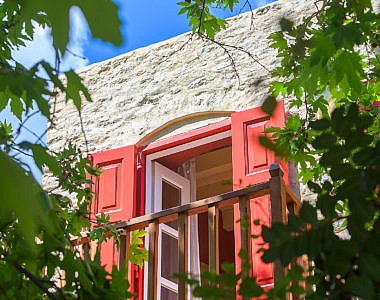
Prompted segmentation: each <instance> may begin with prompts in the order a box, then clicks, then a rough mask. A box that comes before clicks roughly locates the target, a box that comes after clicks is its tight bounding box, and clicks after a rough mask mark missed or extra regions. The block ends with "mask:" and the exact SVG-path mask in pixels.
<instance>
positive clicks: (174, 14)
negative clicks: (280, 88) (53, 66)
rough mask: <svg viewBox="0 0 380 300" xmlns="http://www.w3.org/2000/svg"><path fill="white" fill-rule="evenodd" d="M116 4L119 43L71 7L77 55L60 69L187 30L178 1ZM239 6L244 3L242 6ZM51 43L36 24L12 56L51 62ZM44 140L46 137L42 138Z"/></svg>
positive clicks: (258, 2)
mask: <svg viewBox="0 0 380 300" xmlns="http://www.w3.org/2000/svg"><path fill="white" fill-rule="evenodd" d="M114 1H115V3H117V4H118V6H119V16H120V18H121V20H122V27H121V31H122V34H123V37H124V42H123V44H122V45H121V46H120V47H115V46H113V45H111V44H109V43H104V42H102V41H99V40H95V39H92V38H91V37H90V34H89V30H88V28H87V24H86V23H85V22H84V21H83V17H82V14H81V12H80V11H79V9H74V10H72V11H71V22H72V24H73V30H72V31H71V33H70V44H69V46H68V48H69V49H70V50H71V51H72V52H73V53H75V54H77V55H78V56H83V57H85V59H83V58H79V57H77V56H73V55H71V54H67V55H66V56H65V57H64V59H63V62H62V64H61V69H62V70H68V69H70V68H73V69H77V68H80V67H83V66H86V65H88V64H92V63H95V62H99V61H103V60H106V59H109V58H112V57H115V56H117V55H120V54H123V53H126V52H129V51H132V50H134V49H137V48H140V47H144V46H148V45H150V44H153V43H156V42H160V41H163V40H166V39H168V38H171V37H174V36H176V35H179V34H182V33H184V32H187V31H189V27H188V25H187V23H188V22H187V20H186V18H185V17H184V16H183V15H181V16H179V15H178V10H179V8H180V7H179V6H178V5H176V2H177V1H168V0H114ZM274 1H275V0H250V3H251V5H252V7H253V8H257V7H260V6H263V5H265V4H268V3H271V2H274ZM245 3H246V0H241V1H240V3H239V4H238V5H237V6H236V7H235V10H234V12H232V13H231V12H230V11H226V12H224V11H222V10H221V9H214V12H215V13H216V14H217V15H218V16H219V17H222V18H228V17H231V16H234V15H236V14H238V13H239V12H240V11H242V12H244V11H248V10H249V6H247V5H245V6H244V4H245ZM242 7H244V8H243V9H242ZM53 53H54V52H53V49H52V47H51V37H50V31H49V30H48V29H42V28H36V34H35V39H34V41H32V42H30V43H27V44H26V47H24V48H22V49H20V50H18V51H17V52H15V53H14V57H15V58H16V60H18V61H19V62H20V63H22V64H23V65H24V66H26V67H30V66H32V65H33V64H34V63H36V62H38V61H39V60H41V59H45V60H47V61H49V62H50V63H54V54H53ZM4 120H7V122H8V123H9V122H11V123H12V125H13V127H14V128H17V127H18V123H19V122H18V120H17V119H16V118H15V117H14V116H13V115H12V114H11V113H10V112H9V109H8V110H5V111H3V112H1V113H0V121H4ZM25 125H26V126H27V127H28V129H29V130H31V131H33V132H34V133H35V134H36V135H38V136H39V135H41V134H42V133H43V132H44V131H45V129H46V119H45V118H43V117H41V116H40V115H35V116H33V117H32V118H30V119H29V120H28V122H27V123H26V124H25ZM23 140H28V141H31V142H35V141H36V137H35V136H34V135H33V134H31V133H30V132H28V131H26V130H23V131H22V132H21V134H20V136H19V137H18V140H17V141H19V142H21V141H23ZM43 140H44V141H45V140H46V137H44V138H43ZM24 160H25V162H26V163H28V164H29V165H32V163H31V162H30V159H28V158H27V157H25V158H24ZM32 171H33V174H34V175H35V177H36V178H37V180H39V181H40V180H41V172H39V171H38V170H37V169H36V167H34V166H32Z"/></svg>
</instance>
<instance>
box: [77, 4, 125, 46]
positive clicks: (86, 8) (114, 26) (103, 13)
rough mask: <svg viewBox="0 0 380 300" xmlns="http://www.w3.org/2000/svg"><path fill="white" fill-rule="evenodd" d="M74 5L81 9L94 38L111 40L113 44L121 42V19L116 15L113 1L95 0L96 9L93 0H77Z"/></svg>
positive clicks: (118, 44) (116, 44) (116, 8)
mask: <svg viewBox="0 0 380 300" xmlns="http://www.w3.org/2000/svg"><path fill="white" fill-rule="evenodd" d="M75 5H77V6H78V7H79V8H80V9H81V10H82V12H83V14H84V16H85V17H86V20H87V23H88V26H89V27H90V30H91V33H92V36H93V37H94V38H99V39H101V40H103V41H107V42H111V43H112V44H114V45H115V46H120V45H121V43H122V42H123V36H122V34H121V31H120V27H121V21H120V18H119V16H118V6H117V5H116V4H115V3H114V2H112V1H110V0H97V1H96V9H94V1H91V0H80V1H79V0H77V1H75ZM105 25H106V26H105Z"/></svg>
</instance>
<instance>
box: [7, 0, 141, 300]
mask: <svg viewBox="0 0 380 300" xmlns="http://www.w3.org/2000/svg"><path fill="white" fill-rule="evenodd" d="M96 4H97V7H96V8H95V7H94V6H93V5H94V3H93V2H92V1H83V0H82V1H75V0H72V1H71V0H70V1H63V2H62V1H42V0H36V1H19V0H5V1H3V2H2V4H1V5H0V16H1V18H0V23H1V24H0V25H1V26H0V27H1V30H0V45H1V47H0V111H3V110H4V109H5V108H6V107H7V106H8V105H9V107H10V110H11V112H12V113H13V114H14V115H15V116H16V117H17V118H18V119H19V120H20V126H19V128H12V126H11V125H9V124H7V123H6V122H3V123H0V175H1V182H0V195H1V204H2V208H1V210H0V298H1V299H45V298H51V299H78V298H79V299H125V298H130V297H132V296H133V295H132V294H131V293H129V292H128V288H129V283H128V281H127V280H126V279H125V278H126V274H127V268H126V265H124V266H121V267H120V269H117V268H113V269H112V272H111V274H108V273H107V272H106V270H105V269H104V266H102V265H101V263H100V253H99V251H97V253H96V255H95V257H90V254H89V245H88V244H85V245H84V246H83V247H73V242H72V238H73V237H80V236H81V234H82V233H83V230H84V229H86V228H87V229H88V230H90V233H89V235H88V236H89V238H90V239H95V240H99V242H101V241H102V240H105V239H106V238H110V237H113V238H115V240H118V232H117V231H116V230H115V229H114V227H112V226H110V225H109V223H108V219H107V218H106V217H104V216H101V217H100V218H98V220H97V227H95V228H94V227H93V224H91V223H90V221H89V218H88V216H89V211H88V210H89V206H90V204H91V201H92V190H91V188H90V185H91V180H89V179H88V178H87V176H88V175H91V176H97V175H99V170H97V169H95V168H93V167H92V166H91V164H90V161H89V160H88V159H87V158H86V157H85V155H84V154H83V153H82V152H81V151H80V149H78V148H76V147H75V146H74V145H72V144H68V145H67V146H66V148H65V149H62V151H61V152H59V153H52V152H50V151H49V150H48V149H47V148H46V146H45V145H44V144H43V143H42V142H41V137H38V136H36V138H37V139H36V142H35V143H31V142H26V141H23V142H19V141H18V140H19V139H18V136H19V132H20V131H21V130H23V129H24V127H25V122H26V120H28V118H29V117H30V116H32V115H33V114H34V112H32V109H33V108H34V107H36V108H37V109H38V111H39V112H40V113H41V114H42V115H43V116H45V117H47V118H48V120H49V121H50V122H51V124H54V122H53V118H54V116H53V115H51V113H50V112H51V110H50V108H51V107H50V105H51V103H49V97H51V101H53V100H54V96H55V93H56V92H60V93H65V94H66V101H69V100H72V101H73V103H74V105H75V106H76V108H77V109H78V111H80V109H81V103H82V101H83V99H86V100H88V101H90V100H91V98H90V95H89V93H88V91H87V89H86V87H85V86H84V85H83V83H82V80H81V78H80V77H79V76H78V75H77V74H76V73H75V72H74V71H73V70H69V71H67V72H65V73H64V75H65V76H64V77H63V76H60V70H59V61H60V60H61V58H62V56H63V55H64V54H65V52H66V45H67V43H68V41H69V32H70V22H69V20H70V18H69V13H70V10H71V8H72V7H73V6H77V7H79V8H80V9H81V10H82V12H83V14H84V16H85V17H86V19H87V22H88V25H89V27H90V30H91V32H92V35H93V36H94V37H97V38H100V39H103V40H105V41H109V42H112V43H113V44H115V45H119V44H120V43H121V41H122V37H121V33H120V31H119V26H120V20H119V18H118V16H117V6H116V5H115V4H114V3H113V2H112V1H109V0H100V1H97V3H96ZM36 26H42V27H43V28H45V27H50V29H51V34H52V38H53V45H54V47H55V51H56V62H57V63H56V65H55V66H54V67H53V66H51V65H50V64H49V63H48V62H46V61H40V62H38V63H36V64H35V65H34V66H32V67H31V68H26V67H24V66H23V65H21V64H20V63H19V62H17V61H16V60H15V59H14V58H13V51H14V50H15V49H17V48H19V47H21V46H24V45H25V42H26V41H29V40H32V39H33V37H34V31H35V28H36ZM41 71H44V72H45V73H46V77H42V76H41ZM50 83H52V84H54V88H55V90H54V92H52V90H51V89H50V88H49V85H50ZM20 155H26V156H29V157H31V158H32V159H33V161H34V163H35V164H36V166H37V167H38V168H39V169H40V170H45V171H46V170H49V172H50V173H51V174H52V176H53V177H54V178H55V179H56V187H55V188H54V189H52V190H50V191H44V190H42V188H41V186H40V185H39V183H38V182H36V180H35V179H34V177H33V176H32V174H31V172H30V168H29V166H28V165H27V164H25V163H24V161H23V160H22V159H20ZM68 195H70V197H69V196H68ZM73 198H74V199H75V201H72V199H73ZM140 236H141V235H140ZM135 242H137V241H135ZM139 243H140V240H139ZM132 246H133V247H134V246H135V245H134V244H133V243H132ZM144 250H145V249H144ZM135 253H136V256H137V257H138V259H141V256H143V258H145V256H146V255H145V252H144V251H143V250H141V251H140V252H139V251H138V249H135ZM140 253H142V254H140ZM139 255H140V256H139ZM132 257H133V256H132Z"/></svg>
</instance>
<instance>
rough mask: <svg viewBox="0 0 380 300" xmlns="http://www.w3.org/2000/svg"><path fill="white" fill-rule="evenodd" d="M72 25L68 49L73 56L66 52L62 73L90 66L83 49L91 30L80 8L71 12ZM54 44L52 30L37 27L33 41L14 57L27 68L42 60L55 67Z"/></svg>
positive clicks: (17, 51) (19, 50) (62, 63)
mask: <svg viewBox="0 0 380 300" xmlns="http://www.w3.org/2000/svg"><path fill="white" fill-rule="evenodd" d="M70 23H71V31H70V42H69V44H68V46H67V48H68V49H69V50H70V52H72V53H73V54H72V53H70V52H66V55H65V56H64V58H63V60H62V62H61V66H60V69H61V71H65V70H68V69H70V68H73V69H77V68H80V67H83V66H85V65H87V64H88V60H87V59H83V47H84V46H85V45H86V44H87V41H88V36H89V30H88V27H87V23H86V22H85V20H84V17H83V15H82V12H81V11H80V9H79V8H76V7H74V8H72V10H71V11H70ZM52 43H53V42H52V38H51V34H50V29H48V28H45V29H43V28H42V27H41V26H38V25H36V27H35V35H34V39H33V41H29V42H26V43H25V44H26V45H25V47H20V48H19V49H18V50H16V51H14V52H13V57H14V58H15V59H16V60H17V61H18V62H19V63H21V64H23V65H24V66H25V67H27V68H29V67H31V66H32V65H33V64H35V63H37V62H38V61H40V60H42V59H44V60H46V61H47V62H49V63H50V64H52V65H54V61H55V59H54V58H55V54H54V50H53V46H52Z"/></svg>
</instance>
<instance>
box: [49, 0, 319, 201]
mask: <svg viewBox="0 0 380 300" xmlns="http://www.w3.org/2000/svg"><path fill="white" fill-rule="evenodd" d="M313 2H314V1H306V0H305V1H302V0H290V1H289V0H288V1H286V0H282V1H278V2H274V3H272V4H270V5H267V6H264V7H261V8H259V9H256V10H254V11H253V12H252V13H251V12H247V13H244V14H241V15H239V16H237V17H234V18H231V19H229V20H228V27H227V29H226V30H223V31H222V32H221V33H219V34H217V35H216V38H215V39H216V40H217V41H221V42H223V43H224V44H228V45H233V46H238V47H241V48H243V49H244V50H246V51H248V52H250V53H252V54H253V57H254V59H252V58H251V57H249V56H248V55H247V54H246V53H244V52H242V51H238V50H233V49H231V52H230V53H231V55H232V57H233V58H234V62H235V64H236V65H235V67H236V70H234V66H233V64H232V63H231V60H230V59H229V57H228V55H227V54H226V53H225V51H224V50H223V48H221V47H220V46H218V45H217V44H213V43H211V42H208V41H202V40H199V39H196V38H193V39H192V40H189V39H190V37H191V35H190V33H186V34H183V35H180V36H177V37H174V38H172V39H169V40H167V41H164V42H161V43H157V44H154V45H151V46H148V47H145V48H141V49H137V50H135V51H132V52H129V53H126V54H123V55H121V56H118V57H115V58H112V59H110V60H107V61H103V62H100V63H97V64H93V65H90V66H87V67H85V68H82V69H80V70H78V71H77V72H78V73H79V74H80V76H81V77H82V78H83V79H84V83H85V85H86V86H87V87H88V89H89V92H90V94H91V96H92V99H93V102H84V103H83V108H82V112H81V116H82V121H83V127H84V129H85V136H86V140H87V142H88V145H87V146H88V150H89V152H95V151H102V150H107V149H111V148H116V147H121V146H125V145H129V144H134V143H136V142H137V141H138V140H140V139H141V138H142V137H144V136H145V135H146V134H148V133H150V132H151V131H152V130H154V129H156V128H158V127H159V126H161V125H163V124H165V123H166V122H168V121H170V120H173V119H175V118H178V117H181V116H184V115H187V114H191V113H194V112H204V111H240V110H245V109H248V108H251V107H257V106H259V105H260V104H261V103H262V101H263V100H264V98H265V96H266V95H267V93H268V86H269V83H270V78H271V76H270V70H271V69H273V68H274V67H275V66H276V64H277V63H278V61H277V60H276V51H275V50H274V49H272V48H270V47H269V44H270V42H269V40H268V39H267V37H268V36H269V34H270V33H272V32H274V31H277V30H279V20H280V18H281V17H286V18H289V19H292V20H294V21H295V22H299V21H300V20H301V18H302V17H303V16H305V15H307V14H309V13H310V12H312V11H313V10H314V9H315V6H314V4H313ZM235 71H236V72H237V73H238V76H237V75H236V72H235ZM52 101H53V100H52ZM52 107H55V112H54V115H55V126H54V127H53V128H51V129H50V130H49V131H48V136H47V143H48V145H49V147H50V149H51V150H53V151H59V150H61V149H62V148H63V147H64V146H65V145H67V144H68V142H69V141H71V142H72V143H74V144H76V145H77V146H79V147H80V148H81V149H86V147H85V136H84V134H83V132H82V130H81V124H80V118H79V115H78V112H77V111H76V108H75V107H74V105H72V103H69V104H65V97H64V95H58V97H57V99H56V103H55V105H54V104H52ZM217 120H220V119H211V120H204V121H202V122H195V123H193V124H190V125H187V126H183V127H181V126H179V128H177V130H173V131H172V132H170V133H169V135H173V134H175V133H178V132H181V131H185V130H189V129H192V128H194V127H199V126H203V125H206V124H208V123H213V122H215V121H217ZM43 185H44V187H45V188H47V189H49V188H50V187H52V186H53V181H52V179H51V178H50V177H49V176H48V175H45V176H44V178H43ZM303 197H306V198H308V195H307V194H306V192H305V191H304V192H303Z"/></svg>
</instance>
